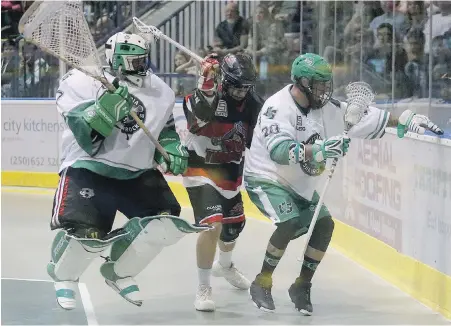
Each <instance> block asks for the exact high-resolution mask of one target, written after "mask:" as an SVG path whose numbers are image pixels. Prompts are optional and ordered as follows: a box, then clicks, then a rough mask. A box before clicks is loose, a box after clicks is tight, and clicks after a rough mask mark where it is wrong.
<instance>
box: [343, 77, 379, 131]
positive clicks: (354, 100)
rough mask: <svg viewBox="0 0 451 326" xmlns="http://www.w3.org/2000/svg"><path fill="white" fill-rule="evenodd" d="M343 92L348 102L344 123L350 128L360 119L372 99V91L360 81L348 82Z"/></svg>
mask: <svg viewBox="0 0 451 326" xmlns="http://www.w3.org/2000/svg"><path fill="white" fill-rule="evenodd" d="M345 92H346V97H347V99H346V102H347V103H348V106H347V108H346V112H345V123H346V125H347V127H349V128H350V127H352V126H353V125H356V124H357V123H358V122H359V121H360V119H362V117H363V115H364V113H365V110H366V109H367V108H368V106H369V105H370V104H371V103H372V102H373V100H374V92H373V89H372V88H371V86H370V85H369V84H367V83H365V82H362V81H359V82H353V83H350V84H349V85H348V86H346V89H345Z"/></svg>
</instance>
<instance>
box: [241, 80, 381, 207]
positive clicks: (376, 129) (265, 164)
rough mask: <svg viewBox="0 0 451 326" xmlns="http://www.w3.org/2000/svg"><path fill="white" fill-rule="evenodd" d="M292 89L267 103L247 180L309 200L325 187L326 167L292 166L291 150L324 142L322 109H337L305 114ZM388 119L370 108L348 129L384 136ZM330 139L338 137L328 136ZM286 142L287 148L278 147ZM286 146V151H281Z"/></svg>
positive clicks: (311, 164)
mask: <svg viewBox="0 0 451 326" xmlns="http://www.w3.org/2000/svg"><path fill="white" fill-rule="evenodd" d="M291 87H292V85H288V86H286V87H284V88H283V89H282V90H280V91H279V92H277V93H276V94H274V95H273V96H271V97H270V98H268V99H267V100H266V102H265V104H264V106H263V108H262V110H261V112H260V114H259V116H258V122H257V125H256V127H255V130H254V137H253V140H252V145H251V148H250V151H249V153H247V155H246V164H245V168H244V177H245V179H246V177H254V178H263V179H268V180H270V181H273V182H276V183H278V184H280V185H283V186H285V187H289V188H291V189H292V190H293V191H295V192H296V193H297V194H298V195H300V196H301V197H303V198H305V199H307V200H310V199H311V198H312V197H313V193H314V191H315V190H316V191H318V187H321V186H322V184H323V183H322V182H321V180H323V178H320V177H319V176H320V175H321V174H322V172H323V171H324V169H325V164H319V163H316V162H314V161H310V162H301V163H297V164H294V163H289V159H288V158H289V154H288V148H289V146H290V144H291V143H293V142H296V143H304V144H313V143H314V142H315V141H316V140H321V139H324V128H323V125H324V122H323V118H322V110H335V109H336V108H335V107H334V108H332V107H331V106H327V107H324V108H322V109H321V110H310V111H309V112H308V113H306V112H307V111H306V110H305V109H303V108H301V107H300V106H298V104H297V103H296V102H295V101H294V99H293V97H292V96H291V93H290V89H291ZM388 120H389V113H388V112H386V111H383V110H380V109H378V108H375V107H372V106H370V107H369V108H368V109H367V111H366V113H365V115H364V116H363V118H362V119H361V121H360V122H359V123H358V124H357V125H355V126H354V127H352V128H351V130H349V132H348V136H349V137H350V138H363V139H377V138H380V137H382V136H383V135H384V132H385V127H386V126H387V123H388ZM331 136H336V135H328V137H331ZM283 142H285V144H286V145H287V146H280V147H279V145H281V144H282V143H283ZM350 146H351V147H352V141H351V144H350ZM283 147H285V148H286V150H285V151H280V149H281V148H283ZM284 155H285V156H284ZM278 162H279V163H278Z"/></svg>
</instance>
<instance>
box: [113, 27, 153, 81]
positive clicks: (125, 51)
mask: <svg viewBox="0 0 451 326" xmlns="http://www.w3.org/2000/svg"><path fill="white" fill-rule="evenodd" d="M149 55H150V51H149V46H148V43H147V42H146V40H145V39H144V38H143V37H142V36H140V35H137V34H128V33H123V32H119V33H116V34H114V35H113V36H111V37H110V38H109V39H108V40H107V41H106V44H105V57H106V61H107V63H108V64H109V65H110V67H111V69H113V70H114V71H118V70H119V69H120V70H121V72H122V73H125V74H140V75H145V74H146V73H147V70H148V69H149V61H150V60H149Z"/></svg>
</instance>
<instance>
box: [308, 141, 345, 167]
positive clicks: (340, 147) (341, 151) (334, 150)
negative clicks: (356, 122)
mask: <svg viewBox="0 0 451 326" xmlns="http://www.w3.org/2000/svg"><path fill="white" fill-rule="evenodd" d="M350 142H351V139H350V138H349V137H348V136H345V135H341V136H334V137H330V138H328V139H325V140H317V141H315V143H314V144H313V145H312V155H313V160H314V161H315V162H318V163H319V162H324V161H325V160H327V159H328V158H340V157H343V156H345V155H346V153H347V152H348V148H349V143H350Z"/></svg>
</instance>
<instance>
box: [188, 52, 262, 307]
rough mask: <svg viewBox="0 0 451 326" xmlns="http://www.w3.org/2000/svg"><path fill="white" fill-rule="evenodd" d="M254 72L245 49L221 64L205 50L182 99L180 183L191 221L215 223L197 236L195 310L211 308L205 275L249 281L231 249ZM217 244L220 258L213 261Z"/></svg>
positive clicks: (239, 217) (256, 100)
mask: <svg viewBox="0 0 451 326" xmlns="http://www.w3.org/2000/svg"><path fill="white" fill-rule="evenodd" d="M256 78H257V74H256V71H255V67H254V65H253V63H252V59H251V58H250V57H249V56H247V55H244V54H235V55H234V54H229V55H226V56H225V57H224V59H223V60H222V62H221V64H220V63H219V62H218V60H217V58H215V57H214V56H209V57H207V58H206V59H205V60H204V61H203V62H202V65H201V73H200V77H199V80H198V87H197V88H196V89H195V91H194V93H193V94H191V95H188V96H186V97H185V99H184V101H183V111H184V115H185V117H186V122H187V126H186V127H187V129H188V130H187V134H186V137H184V145H185V146H186V147H187V149H188V152H189V155H190V156H189V160H188V170H187V171H186V173H185V174H184V175H183V184H184V185H185V187H186V188H187V191H188V195H189V198H190V201H191V205H192V207H193V210H194V216H195V219H196V223H198V224H204V223H205V224H209V225H212V226H214V229H213V230H212V231H209V232H203V233H201V234H200V235H199V238H198V241H197V266H198V272H199V287H198V291H197V295H196V301H195V303H194V306H195V308H196V309H197V310H200V311H214V310H215V303H214V302H213V300H212V298H211V286H210V275H213V276H219V277H224V278H225V279H226V280H227V281H228V282H229V283H230V284H232V285H233V286H235V287H237V288H239V289H243V290H247V289H249V287H250V281H249V280H248V279H246V277H244V275H242V274H241V273H240V272H239V271H238V270H237V269H236V267H235V266H234V264H233V262H232V250H233V248H234V247H235V241H236V239H237V238H238V236H239V234H240V232H241V231H242V230H243V228H244V225H245V216H244V211H243V202H242V199H241V193H240V187H241V182H242V172H243V165H244V154H245V150H246V147H248V148H249V147H250V144H251V141H252V134H253V130H254V126H255V124H256V123H257V116H258V113H259V111H260V109H261V107H262V106H263V102H264V100H263V99H262V98H261V97H259V96H258V95H257V94H256V93H255V91H254V87H255V81H256ZM217 244H218V246H219V260H217V261H215V262H214V263H213V261H214V258H215V253H216V245H217Z"/></svg>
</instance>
